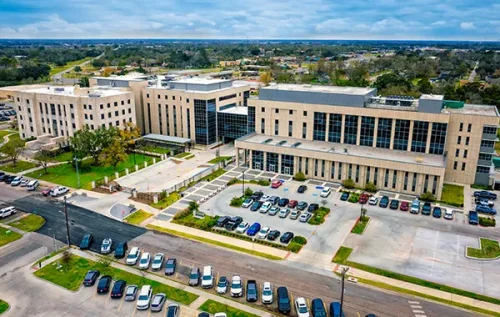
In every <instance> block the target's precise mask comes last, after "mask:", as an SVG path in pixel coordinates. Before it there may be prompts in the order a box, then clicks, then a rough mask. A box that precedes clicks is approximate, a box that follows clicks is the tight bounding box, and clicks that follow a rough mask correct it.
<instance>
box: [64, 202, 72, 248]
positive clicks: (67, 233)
mask: <svg viewBox="0 0 500 317" xmlns="http://www.w3.org/2000/svg"><path fill="white" fill-rule="evenodd" d="M64 216H65V217H66V236H67V239H68V250H71V249H70V240H69V221H68V203H67V202H66V196H64Z"/></svg>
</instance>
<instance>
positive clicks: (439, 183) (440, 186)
mask: <svg viewBox="0 0 500 317" xmlns="http://www.w3.org/2000/svg"><path fill="white" fill-rule="evenodd" d="M429 180H430V179H429ZM432 182H434V176H432ZM443 185H444V177H441V176H438V180H437V182H436V186H437V188H436V198H437V199H441V194H442V192H443Z"/></svg>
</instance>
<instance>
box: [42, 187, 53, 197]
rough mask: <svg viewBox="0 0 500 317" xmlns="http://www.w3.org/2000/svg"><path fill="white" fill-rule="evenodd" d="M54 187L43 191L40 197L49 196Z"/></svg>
mask: <svg viewBox="0 0 500 317" xmlns="http://www.w3.org/2000/svg"><path fill="white" fill-rule="evenodd" d="M53 188H54V187H50V188H47V189H44V190H42V195H44V196H46V197H47V196H49V195H50V191H51V190H52V189H53Z"/></svg>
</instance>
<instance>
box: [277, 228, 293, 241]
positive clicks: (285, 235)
mask: <svg viewBox="0 0 500 317" xmlns="http://www.w3.org/2000/svg"><path fill="white" fill-rule="evenodd" d="M292 239H293V232H290V231H287V232H285V233H283V235H282V236H281V238H280V242H281V243H285V244H288V243H289V242H290V241H291V240H292Z"/></svg>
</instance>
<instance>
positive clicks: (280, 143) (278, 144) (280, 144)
mask: <svg viewBox="0 0 500 317" xmlns="http://www.w3.org/2000/svg"><path fill="white" fill-rule="evenodd" d="M285 144H286V141H285V140H283V141H279V142H278V143H276V145H277V146H282V145H285Z"/></svg>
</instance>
